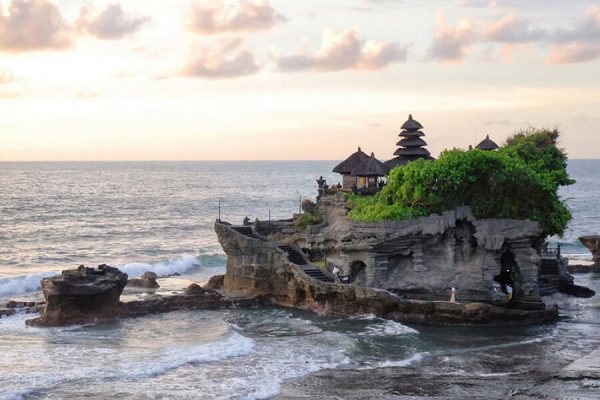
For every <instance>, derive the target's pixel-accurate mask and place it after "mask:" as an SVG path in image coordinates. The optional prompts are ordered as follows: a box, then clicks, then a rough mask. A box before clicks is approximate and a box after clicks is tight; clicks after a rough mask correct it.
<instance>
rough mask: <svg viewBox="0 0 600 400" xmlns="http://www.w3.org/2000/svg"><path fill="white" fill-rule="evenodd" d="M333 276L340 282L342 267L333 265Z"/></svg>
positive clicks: (336, 281)
mask: <svg viewBox="0 0 600 400" xmlns="http://www.w3.org/2000/svg"><path fill="white" fill-rule="evenodd" d="M333 278H334V279H335V283H340V269H339V268H338V267H337V266H335V267H333Z"/></svg>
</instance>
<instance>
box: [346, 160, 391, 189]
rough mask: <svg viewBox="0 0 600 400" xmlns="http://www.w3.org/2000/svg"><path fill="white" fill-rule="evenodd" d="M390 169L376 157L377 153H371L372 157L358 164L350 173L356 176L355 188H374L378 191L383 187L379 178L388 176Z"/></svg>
mask: <svg viewBox="0 0 600 400" xmlns="http://www.w3.org/2000/svg"><path fill="white" fill-rule="evenodd" d="M389 172H390V169H389V168H388V167H387V166H386V165H385V164H384V163H382V162H381V161H379V160H378V159H376V158H375V154H374V153H371V157H369V158H367V159H366V160H365V161H363V162H361V163H360V164H359V165H357V166H356V167H355V168H354V169H353V170H352V172H350V175H351V176H353V177H355V178H356V183H355V188H356V189H357V190H362V189H372V190H373V191H377V189H379V188H380V187H381V182H380V180H379V178H381V177H384V176H386V175H387V174H388V173H389Z"/></svg>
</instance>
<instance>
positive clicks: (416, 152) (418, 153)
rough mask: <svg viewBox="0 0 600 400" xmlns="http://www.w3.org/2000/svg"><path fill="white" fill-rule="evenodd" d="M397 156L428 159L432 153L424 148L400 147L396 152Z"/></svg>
mask: <svg viewBox="0 0 600 400" xmlns="http://www.w3.org/2000/svg"><path fill="white" fill-rule="evenodd" d="M394 155H395V156H415V157H422V158H427V157H429V156H431V153H430V152H429V150H427V149H425V148H423V147H404V148H403V147H399V148H398V149H397V150H396V151H395V152H394Z"/></svg>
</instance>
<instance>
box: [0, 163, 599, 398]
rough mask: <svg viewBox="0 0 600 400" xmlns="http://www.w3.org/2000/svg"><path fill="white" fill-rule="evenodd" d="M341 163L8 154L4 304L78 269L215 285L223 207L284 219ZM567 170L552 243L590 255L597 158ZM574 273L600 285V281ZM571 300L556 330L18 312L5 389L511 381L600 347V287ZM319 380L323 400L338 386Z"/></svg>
mask: <svg viewBox="0 0 600 400" xmlns="http://www.w3.org/2000/svg"><path fill="white" fill-rule="evenodd" d="M335 164H336V162H334V161H256V162H247V161H227V162H225V161H223V162H216V161H215V162H98V163H95V162H89V163H79V162H64V163H63V162H53V163H0V303H2V302H6V301H8V300H9V299H17V300H18V299H40V298H41V293H40V291H39V281H40V279H41V278H42V277H44V276H49V275H52V274H55V273H57V272H58V271H60V270H62V269H66V268H74V267H77V266H78V265H80V264H85V265H87V266H95V265H98V264H102V263H106V264H109V265H112V266H116V267H119V268H121V269H122V270H124V271H125V272H127V273H128V274H129V275H130V276H139V275H141V274H142V273H143V272H145V271H154V272H156V273H157V274H159V275H160V276H166V275H171V274H174V273H178V274H180V275H179V276H177V277H171V278H168V279H161V280H160V282H161V285H162V286H163V287H162V288H161V290H173V289H176V288H182V287H184V286H187V285H188V284H189V283H190V282H191V281H194V282H199V283H204V282H206V281H207V279H208V278H209V277H210V276H212V275H215V274H221V273H224V270H225V262H226V258H225V256H224V254H223V251H222V249H221V248H220V246H219V244H218V242H217V238H216V235H215V234H214V232H213V223H214V221H215V219H217V218H218V216H219V213H220V215H221V218H222V219H223V220H225V221H229V222H234V223H240V222H241V221H242V219H243V218H244V217H246V216H248V217H249V218H250V219H251V220H254V219H256V218H258V219H260V220H267V219H269V218H271V219H280V218H289V217H290V216H291V214H292V213H294V212H297V210H298V207H299V205H300V202H301V201H302V200H303V199H306V198H310V199H314V197H315V196H316V194H317V193H316V187H317V184H316V182H315V180H316V179H317V178H318V177H319V176H321V175H322V176H323V177H324V178H326V179H327V181H328V183H337V182H338V180H339V176H337V175H335V174H333V173H331V172H330V171H331V169H332V167H333V166H334V165H335ZM569 172H570V174H571V176H572V177H573V178H574V179H576V180H577V183H576V184H575V185H573V186H570V187H566V188H564V189H563V190H562V192H561V195H562V196H563V198H565V199H567V203H568V205H569V207H570V208H571V210H572V213H573V217H574V218H573V221H572V222H571V224H570V226H569V228H568V230H567V232H566V233H565V235H564V237H563V238H552V241H553V242H556V243H560V244H561V246H562V249H563V253H565V254H568V255H569V257H571V258H578V259H583V260H589V259H591V255H590V254H589V252H587V250H586V249H585V248H584V247H583V246H582V245H581V244H579V243H578V241H577V237H578V236H581V235H583V234H594V233H596V234H597V233H600V223H599V222H600V160H574V161H571V162H570V163H569ZM578 283H583V284H586V285H589V286H590V287H592V288H593V289H595V290H597V291H598V290H600V281H599V280H598V279H597V278H596V277H595V276H594V275H587V276H581V277H578ZM561 296H562V295H556V298H553V299H552V300H553V301H556V302H557V303H559V305H561V306H562V307H563V309H564V311H563V313H564V315H565V318H564V319H562V320H561V321H560V322H558V323H557V324H554V325H549V326H537V327H525V328H510V329H509V328H506V329H502V328H500V329H486V328H448V327H446V328H444V327H422V326H410V327H409V326H405V325H402V324H399V323H396V322H391V321H384V320H380V319H378V318H375V317H373V316H369V315H365V316H362V317H357V318H354V319H349V320H348V319H347V320H344V319H333V318H325V317H319V316H316V315H313V314H310V313H306V312H301V311H297V310H290V309H283V308H276V307H273V308H264V309H257V310H227V311H186V312H173V313H168V314H162V315H152V316H147V317H141V318H134V319H124V320H121V321H119V322H115V323H106V324H97V325H89V326H74V327H68V328H50V329H41V328H33V327H26V326H25V323H24V321H25V319H27V318H29V317H30V316H27V315H15V316H11V317H6V318H2V319H0V398H11V399H12V398H14V399H19V398H36V399H37V398H61V399H63V398H64V399H79V398H82V397H89V398H106V397H113V398H128V399H129V398H133V399H138V398H139V399H142V398H190V399H263V398H271V397H274V396H275V397H277V396H280V397H282V398H285V396H286V395H285V394H286V393H290V392H289V391H286V389H285V388H286V387H287V386H286V385H294V386H293V387H294V388H295V389H294V390H296V392H294V393H296V395H297V394H298V393H300V392H302V388H303V385H310V382H311V381H310V379H311V378H310V377H311V376H312V375H313V374H314V373H315V372H317V371H321V370H329V369H332V370H333V371H376V372H377V371H380V370H387V369H411V370H414V371H419V373H427V374H434V375H435V376H437V375H439V376H440V379H445V378H442V377H448V376H457V375H456V374H458V375H461V376H463V375H464V376H470V377H477V376H481V377H482V379H483V378H489V377H490V376H498V377H510V376H513V375H515V374H522V373H527V372H528V371H529V372H530V371H531V370H532V369H534V368H539V366H540V365H550V366H556V365H561V364H564V363H566V362H568V361H570V360H573V359H575V358H577V357H581V356H582V355H585V354H586V352H589V349H591V348H593V347H595V346H597V344H598V343H599V342H600V341H599V339H600V329H598V328H599V326H598V325H599V324H598V322H597V321H600V319H598V317H599V316H600V315H599V311H598V310H599V309H600V305H599V303H598V301H597V300H595V299H596V297H594V298H591V299H570V298H566V297H561ZM336 373H338V372H335V373H334V378H333V379H334V381H335V374H336ZM339 373H342V372H339ZM436 374H437V375H436ZM490 374H491V375H490ZM341 379H342V378H340V380H341ZM338 383H339V384H340V385H341V384H343V382H341V381H340V382H338ZM333 386H335V384H332V386H331V387H333ZM306 387H308V386H306ZM321 389H322V393H323V397H326V396H327V393H328V392H329V391H330V390H332V389H331V388H330V387H329V386H325V387H322V388H321ZM296 395H294V396H292V397H295V396H296ZM290 396H291V395H290Z"/></svg>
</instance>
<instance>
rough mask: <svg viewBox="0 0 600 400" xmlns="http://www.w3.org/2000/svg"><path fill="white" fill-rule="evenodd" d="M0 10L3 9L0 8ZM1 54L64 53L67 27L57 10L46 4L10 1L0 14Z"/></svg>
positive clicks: (40, 0) (42, 1)
mask: <svg viewBox="0 0 600 400" xmlns="http://www.w3.org/2000/svg"><path fill="white" fill-rule="evenodd" d="M0 8H2V7H0ZM0 11H3V12H0V51H6V52H13V53H18V52H25V51H33V50H49V49H64V48H66V47H68V46H70V45H71V40H70V38H69V27H68V25H67V23H66V22H65V21H64V19H63V17H62V15H61V14H60V11H59V10H58V8H57V7H56V6H55V5H54V4H53V3H51V2H49V1H46V0H13V1H12V2H10V4H9V5H8V6H7V7H6V9H4V10H0Z"/></svg>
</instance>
